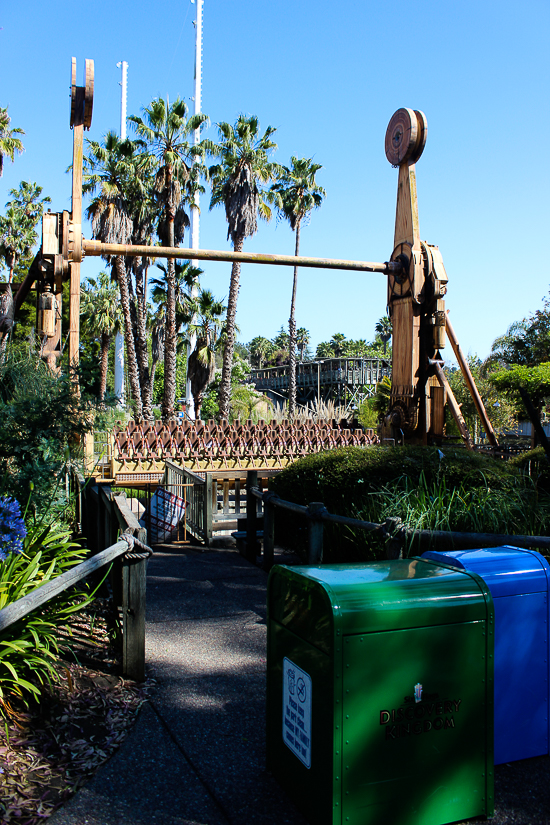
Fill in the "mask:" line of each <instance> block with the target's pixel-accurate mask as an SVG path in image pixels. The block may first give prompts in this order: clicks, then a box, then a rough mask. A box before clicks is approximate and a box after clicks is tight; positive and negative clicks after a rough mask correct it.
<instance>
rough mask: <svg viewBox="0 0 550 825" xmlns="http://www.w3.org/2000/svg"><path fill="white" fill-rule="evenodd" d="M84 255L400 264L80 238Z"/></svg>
mask: <svg viewBox="0 0 550 825" xmlns="http://www.w3.org/2000/svg"><path fill="white" fill-rule="evenodd" d="M82 251H83V253H84V254H85V255H91V256H96V257H97V256H100V255H124V256H125V257H134V258H135V257H146V258H190V259H191V258H193V259H194V258H196V259H197V260H200V261H232V262H234V261H240V263H250V264H275V265H277V266H306V267H313V268H317V269H353V270H357V271H358V272H380V273H382V274H387V273H388V272H398V271H400V270H401V264H400V263H399V262H397V261H389V262H385V263H375V262H372V261H347V260H340V259H337V258H306V257H303V256H302V255H298V256H296V255H271V254H264V253H263V252H230V251H229V250H227V251H225V250H219V249H183V248H181V247H179V246H146V245H142V246H140V245H135V246H133V245H132V244H122V243H102V242H101V241H88V240H83V241H82Z"/></svg>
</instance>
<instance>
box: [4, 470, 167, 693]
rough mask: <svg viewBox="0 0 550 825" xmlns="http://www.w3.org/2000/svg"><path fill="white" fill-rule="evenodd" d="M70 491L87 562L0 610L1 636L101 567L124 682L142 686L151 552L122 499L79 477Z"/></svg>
mask: <svg viewBox="0 0 550 825" xmlns="http://www.w3.org/2000/svg"><path fill="white" fill-rule="evenodd" d="M73 490H74V493H75V495H76V517H77V520H78V521H79V522H80V523H81V524H82V526H84V527H85V529H86V531H87V537H88V547H89V549H90V558H88V559H86V560H85V561H83V562H81V563H80V564H77V565H75V566H74V567H72V568H71V569H70V570H67V571H66V572H65V573H62V574H61V575H60V576H58V577H57V578H56V579H53V580H52V581H50V582H48V583H47V584H44V585H42V587H37V588H36V590H33V591H32V592H31V593H28V594H27V595H26V596H23V598H21V599H18V600H17V601H16V602H12V603H11V604H9V605H7V606H6V607H4V608H3V609H2V610H0V631H2V630H5V629H6V628H7V627H9V626H10V625H12V624H13V623H14V622H16V621H19V619H22V618H23V617H24V616H27V615H28V614H29V613H32V612H33V611H34V610H37V609H38V608H39V607H41V606H42V605H44V604H46V603H47V602H48V601H49V600H50V599H53V598H54V597H55V596H58V595H59V594H60V593H63V592H64V591H66V590H68V589H69V588H71V587H73V586H74V585H75V584H77V583H78V582H80V581H83V580H84V579H87V578H88V577H89V576H91V575H92V574H94V573H96V572H97V571H98V570H102V569H103V568H104V567H106V565H113V571H112V573H113V578H112V583H113V598H114V601H115V608H116V609H117V610H118V612H119V615H121V619H122V673H123V675H124V676H126V677H127V678H129V679H135V680H136V681H143V680H144V678H145V566H146V560H147V558H148V557H149V556H150V555H151V553H152V550H151V549H150V548H149V547H147V544H146V531H145V530H143V528H141V527H140V525H139V522H137V520H136V518H135V516H134V515H133V513H132V512H131V511H130V509H129V508H128V505H127V504H126V500H125V497H124V496H113V495H112V494H111V493H110V490H109V489H108V488H104V487H102V486H101V485H94V484H90V485H86V484H85V482H84V480H83V479H82V478H78V477H73Z"/></svg>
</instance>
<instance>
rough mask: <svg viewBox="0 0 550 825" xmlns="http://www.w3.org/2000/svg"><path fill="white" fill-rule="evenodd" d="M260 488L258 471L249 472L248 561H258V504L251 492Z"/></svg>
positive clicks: (247, 488) (247, 487) (246, 553)
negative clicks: (252, 489)
mask: <svg viewBox="0 0 550 825" xmlns="http://www.w3.org/2000/svg"><path fill="white" fill-rule="evenodd" d="M257 486H258V471H257V470H248V471H247V473H246V550H245V558H246V559H247V561H252V562H255V561H256V532H257V529H258V527H257V524H258V519H257V511H258V508H257V504H256V499H255V497H254V496H253V495H252V493H251V492H250V490H251V488H252V487H257Z"/></svg>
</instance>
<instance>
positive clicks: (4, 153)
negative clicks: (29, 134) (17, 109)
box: [0, 106, 25, 178]
mask: <svg viewBox="0 0 550 825" xmlns="http://www.w3.org/2000/svg"><path fill="white" fill-rule="evenodd" d="M10 123H11V118H10V116H9V115H8V107H7V106H6V107H5V108H2V106H0V178H1V177H2V174H3V170H4V157H7V158H9V159H10V160H11V162H12V163H13V160H14V157H15V153H16V152H18V153H19V154H21V152H23V150H24V147H23V144H22V143H21V140H20V139H19V138H18V137H15V135H24V134H25V132H24V131H23V129H10Z"/></svg>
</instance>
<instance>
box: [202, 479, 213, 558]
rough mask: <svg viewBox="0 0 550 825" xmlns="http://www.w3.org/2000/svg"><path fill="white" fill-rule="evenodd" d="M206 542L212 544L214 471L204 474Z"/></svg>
mask: <svg viewBox="0 0 550 825" xmlns="http://www.w3.org/2000/svg"><path fill="white" fill-rule="evenodd" d="M202 506H203V508H204V509H203V512H204V543H205V544H206V546H207V547H210V546H211V544H212V473H205V474H204V501H203V505H202Z"/></svg>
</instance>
